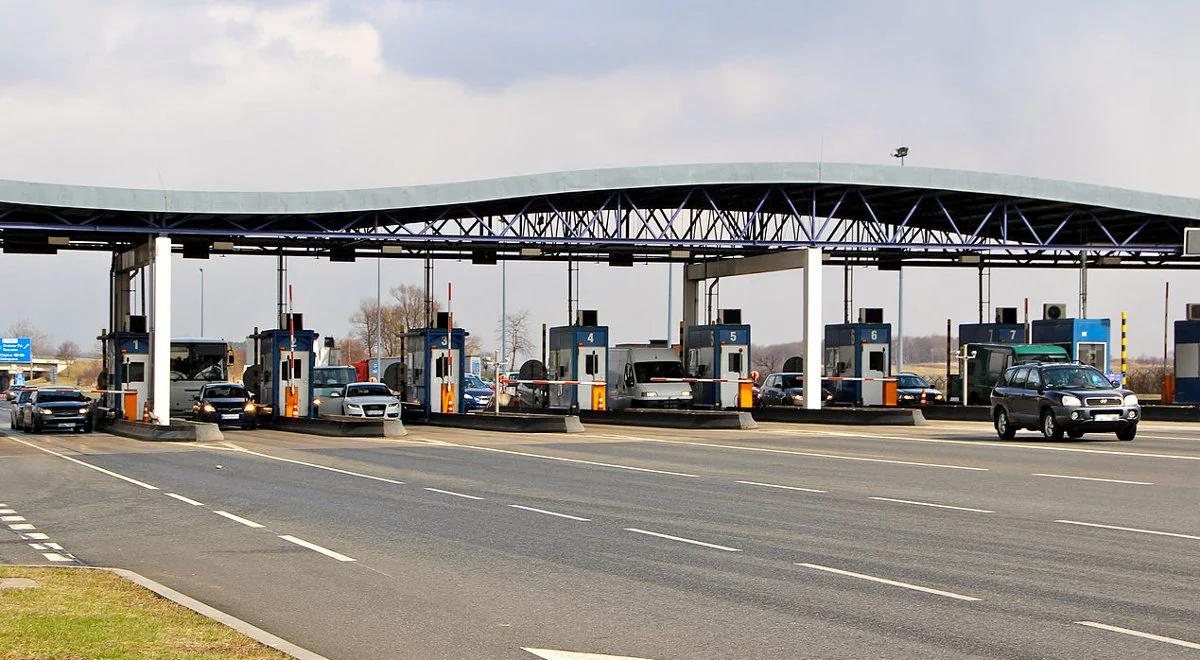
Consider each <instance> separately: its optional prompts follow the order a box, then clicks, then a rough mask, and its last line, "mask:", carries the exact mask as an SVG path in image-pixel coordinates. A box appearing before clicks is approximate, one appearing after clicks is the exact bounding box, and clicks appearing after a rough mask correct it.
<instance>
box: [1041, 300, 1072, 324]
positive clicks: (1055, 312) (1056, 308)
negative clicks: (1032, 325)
mask: <svg viewBox="0 0 1200 660" xmlns="http://www.w3.org/2000/svg"><path fill="white" fill-rule="evenodd" d="M1042 318H1043V319H1045V320H1047V321H1057V320H1059V319H1065V318H1067V306H1066V305H1064V304H1062V303H1046V304H1044V305H1042Z"/></svg>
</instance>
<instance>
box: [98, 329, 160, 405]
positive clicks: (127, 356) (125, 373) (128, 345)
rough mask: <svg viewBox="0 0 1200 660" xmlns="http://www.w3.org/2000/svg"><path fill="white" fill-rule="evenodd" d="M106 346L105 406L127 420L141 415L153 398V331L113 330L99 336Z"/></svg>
mask: <svg viewBox="0 0 1200 660" xmlns="http://www.w3.org/2000/svg"><path fill="white" fill-rule="evenodd" d="M99 339H100V341H101V343H102V344H103V347H104V354H105V360H106V363H107V368H108V382H107V383H106V384H104V387H102V388H101V389H105V390H109V391H108V392H107V393H106V394H104V395H103V399H102V400H103V401H104V405H105V407H107V408H108V409H110V410H115V411H117V414H118V415H119V416H120V417H123V418H125V419H128V420H140V419H142V410H143V408H144V407H145V406H146V403H147V402H148V401H149V400H150V334H149V333H146V332H110V333H108V334H106V335H101V336H100V337H99Z"/></svg>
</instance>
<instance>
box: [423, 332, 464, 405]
mask: <svg viewBox="0 0 1200 660" xmlns="http://www.w3.org/2000/svg"><path fill="white" fill-rule="evenodd" d="M429 359H430V360H431V361H432V362H433V365H434V369H433V371H432V372H431V373H430V374H429V376H430V387H429V392H428V397H429V409H430V410H432V411H434V412H442V413H459V412H463V411H462V410H459V407H460V406H461V405H462V352H461V351H458V350H454V351H451V350H450V349H447V348H442V347H439V346H433V347H431V348H430V349H429ZM443 393H444V394H445V395H443Z"/></svg>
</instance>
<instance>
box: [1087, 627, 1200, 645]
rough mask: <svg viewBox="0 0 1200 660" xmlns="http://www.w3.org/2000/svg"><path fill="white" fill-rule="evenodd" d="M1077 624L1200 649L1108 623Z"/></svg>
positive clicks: (1182, 642)
mask: <svg viewBox="0 0 1200 660" xmlns="http://www.w3.org/2000/svg"><path fill="white" fill-rule="evenodd" d="M1075 623H1077V624H1079V625H1081V626H1088V627H1090V628H1099V629H1100V630H1108V631H1110V632H1116V633H1121V634H1122V635H1132V636H1134V637H1142V638H1144V639H1152V640H1154V641H1156V642H1164V643H1167V644H1174V645H1175V646H1182V647H1183V648H1185V649H1200V644H1197V643H1196V642H1188V641H1185V640H1182V639H1175V638H1174V637H1164V636H1162V635H1155V634H1154V633H1148V632H1142V631H1140V630H1130V629H1129V628H1121V627H1120V626H1110V625H1108V624H1107V623H1096V622H1095V621H1076V622H1075Z"/></svg>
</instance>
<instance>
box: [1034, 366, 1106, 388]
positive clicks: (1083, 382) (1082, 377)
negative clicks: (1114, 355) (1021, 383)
mask: <svg viewBox="0 0 1200 660" xmlns="http://www.w3.org/2000/svg"><path fill="white" fill-rule="evenodd" d="M1042 377H1043V378H1045V380H1046V387H1047V388H1048V389H1069V390H1111V389H1112V387H1113V386H1112V383H1110V382H1108V379H1107V378H1105V377H1104V374H1102V373H1100V372H1099V371H1097V370H1096V369H1093V368H1092V367H1056V368H1054V369H1045V370H1043V371H1042Z"/></svg>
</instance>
